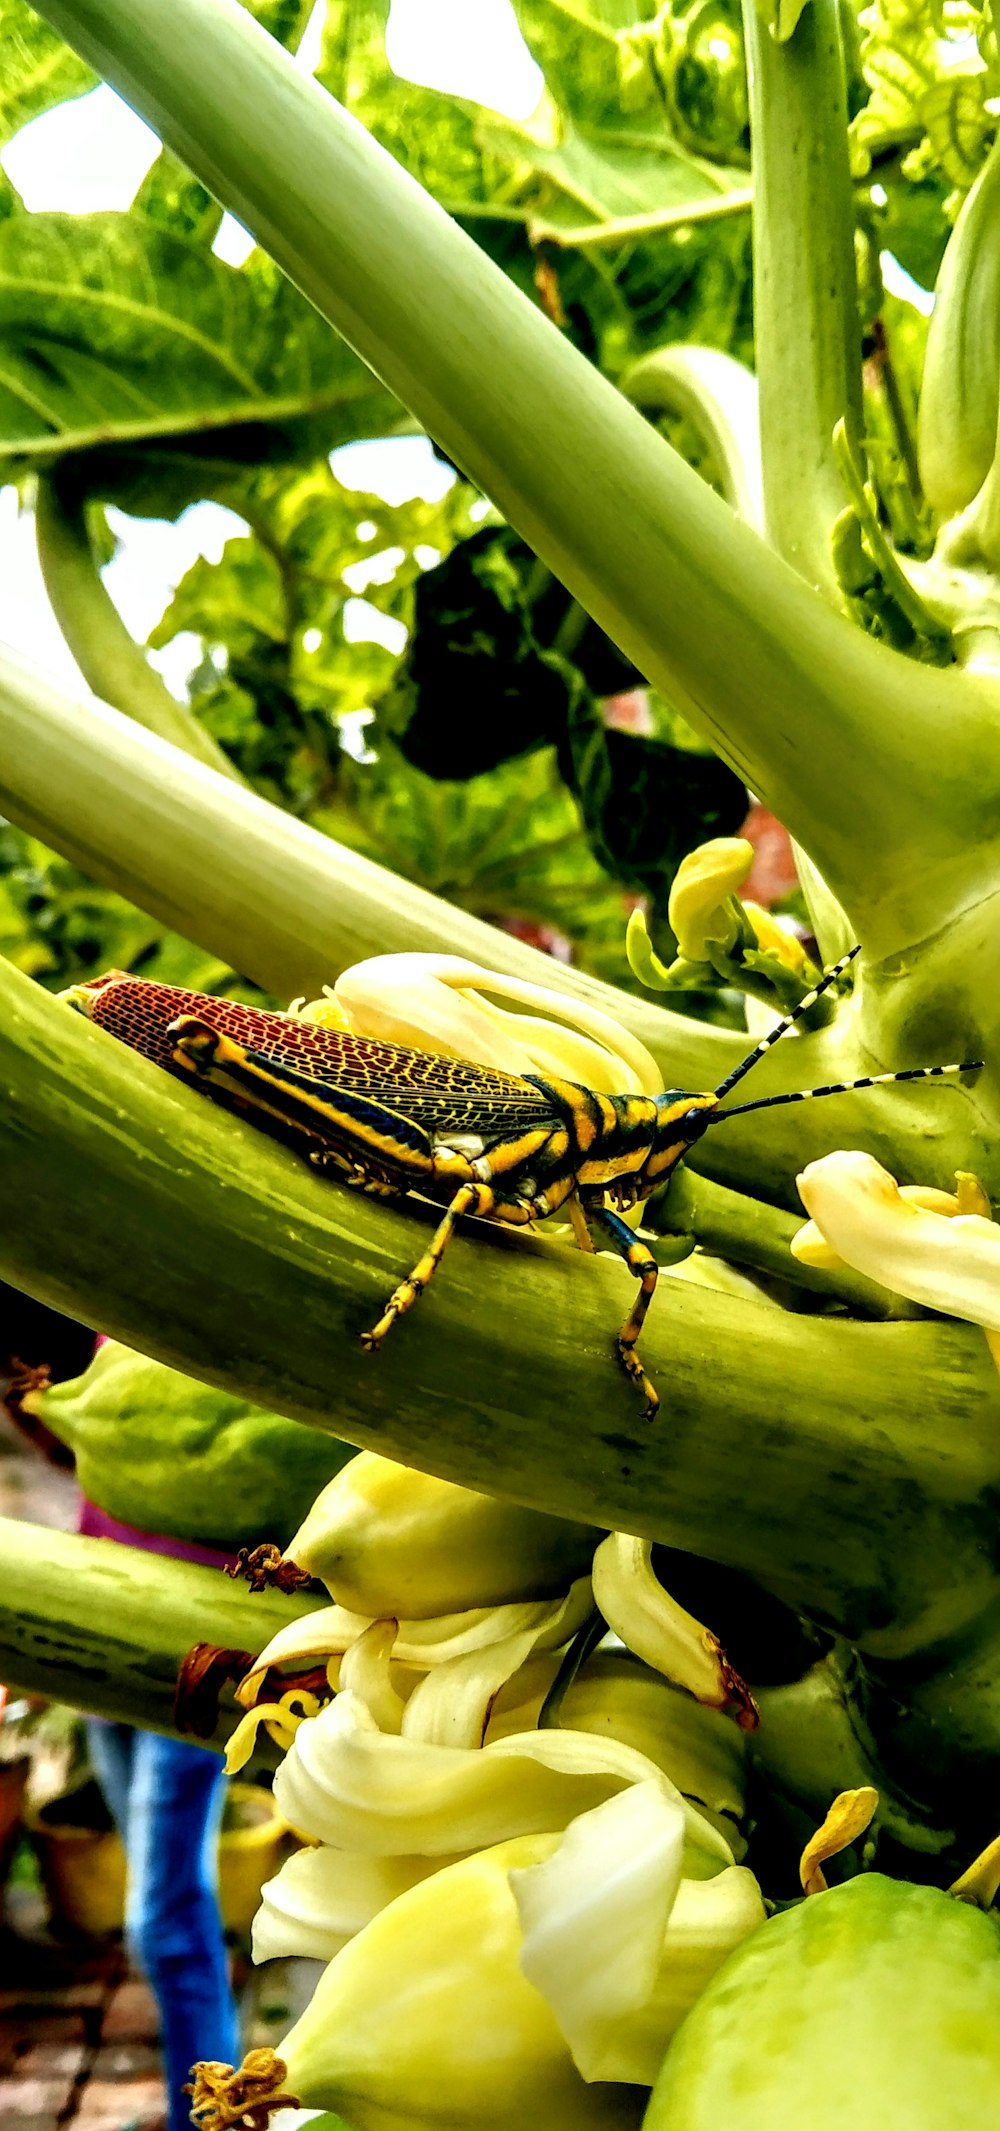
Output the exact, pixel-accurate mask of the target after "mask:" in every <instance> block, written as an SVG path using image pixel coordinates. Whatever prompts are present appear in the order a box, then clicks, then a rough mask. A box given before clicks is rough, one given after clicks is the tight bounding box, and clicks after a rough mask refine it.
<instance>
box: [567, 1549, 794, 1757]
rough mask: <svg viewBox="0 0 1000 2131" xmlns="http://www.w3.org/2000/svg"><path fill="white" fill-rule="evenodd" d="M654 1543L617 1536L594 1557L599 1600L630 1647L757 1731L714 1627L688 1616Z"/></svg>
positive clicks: (743, 1689)
mask: <svg viewBox="0 0 1000 2131" xmlns="http://www.w3.org/2000/svg"><path fill="white" fill-rule="evenodd" d="M652 1553H653V1549H652V1543H651V1541H650V1540H648V1539H634V1538H631V1537H629V1536H628V1534H627V1533H624V1532H612V1533H611V1534H610V1536H609V1537H608V1538H607V1539H605V1540H604V1541H603V1543H602V1545H601V1546H599V1547H598V1549H597V1552H596V1554H595V1555H594V1598H595V1601H596V1604H597V1606H598V1608H599V1610H600V1612H601V1613H603V1615H604V1618H605V1620H606V1621H607V1623H608V1626H609V1628H613V1629H614V1632H615V1634H616V1635H618V1636H620V1637H621V1640H622V1642H623V1643H624V1644H625V1647H626V1649H628V1650H633V1651H634V1652H635V1654H636V1656H637V1657H641V1658H644V1659H645V1661H646V1663H647V1665H652V1666H654V1667H655V1669H656V1671H657V1672H662V1673H663V1674H664V1676H665V1677H666V1678H667V1679H668V1680H673V1682H674V1684H675V1686H677V1687H686V1688H687V1691H688V1693H689V1694H693V1695H694V1696H695V1697H696V1698H697V1700H698V1701H699V1702H706V1703H708V1705H709V1706H710V1707H711V1708H714V1709H733V1710H735V1711H736V1712H737V1714H738V1722H739V1723H740V1725H741V1726H742V1727H743V1728H744V1729H746V1730H751V1731H752V1730H753V1727H754V1725H755V1724H756V1722H757V1712H756V1708H755V1706H754V1701H753V1697H752V1695H751V1694H750V1690H749V1688H748V1687H747V1686H746V1684H745V1682H744V1681H743V1680H741V1679H740V1676H739V1673H738V1672H735V1671H734V1670H733V1667H732V1665H731V1664H730V1663H729V1659H728V1658H727V1656H726V1653H725V1651H724V1650H723V1648H722V1644H721V1643H720V1641H719V1638H718V1636H717V1635H713V1634H712V1631H711V1629H710V1628H703V1627H702V1625H701V1622H700V1621H697V1620H695V1619H694V1618H693V1616H692V1615H691V1614H690V1613H686V1612H685V1610H684V1607H683V1606H679V1605H678V1604H677V1601H676V1599H673V1598H671V1596H670V1593H669V1591H665V1590H664V1588H663V1585H662V1584H661V1583H660V1582H659V1580H658V1578H657V1577H656V1576H655V1575H654V1573H653V1566H652Z"/></svg>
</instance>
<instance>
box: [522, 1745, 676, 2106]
mask: <svg viewBox="0 0 1000 2131" xmlns="http://www.w3.org/2000/svg"><path fill="white" fill-rule="evenodd" d="M683 1854H684V1815H683V1813H682V1812H681V1810H680V1808H679V1807H678V1806H677V1804H676V1802H675V1801H674V1800H673V1799H671V1798H669V1797H667V1796H666V1795H665V1794H664V1792H663V1791H662V1790H661V1789H660V1788H659V1786H658V1785H657V1784H655V1783H633V1784H631V1785H630V1786H629V1788H628V1790H626V1791H620V1792H619V1794H618V1796H617V1798H609V1799H608V1800H607V1801H606V1802H605V1804H604V1805H599V1806H596V1807H595V1808H594V1810H593V1811H592V1812H590V1813H582V1814H580V1816H579V1818H578V1819H576V1820H574V1821H573V1822H572V1824H571V1826H570V1827H569V1828H568V1829H567V1831H566V1833H565V1835H564V1836H563V1839H562V1841H561V1843H560V1844H559V1847H558V1849H557V1850H555V1851H554V1852H553V1855H552V1856H551V1857H548V1858H546V1859H544V1861H543V1862H542V1863H541V1864H537V1865H529V1866H528V1867H526V1868H525V1869H523V1870H521V1871H514V1872H512V1873H511V1875H510V1883H511V1887H512V1889H513V1894H514V1900H515V1901H516V1903H517V1906H518V1910H519V1912H520V1917H521V1929H522V1931H523V1933H524V1944H523V1946H522V1948H521V1970H522V1973H523V1974H524V1975H526V1976H527V1978H528V1981H529V1983H533V1984H534V1986H535V1989H536V1990H540V1991H541V1993H542V1996H543V1998H545V1999H547V2001H548V2003H549V2004H550V2005H551V2007H552V2010H553V2012H554V2013H555V2016H556V2019H557V2020H558V2022H559V2026H560V2028H561V2029H562V2032H563V2034H564V2035H565V2037H566V2040H567V2042H568V2043H569V2046H570V2049H571V2051H572V2054H573V2062H574V2064H575V2065H576V2067H577V2069H578V2071H580V2072H582V2073H583V2076H584V2078H585V2079H630V2078H632V2077H635V2076H636V2075H635V2074H634V2073H633V2072H632V2071H630V2070H629V2069H625V2070H623V2069H622V2065H621V2061H620V2053H619V2052H618V2051H617V2049H616V2030H617V2028H618V2027H619V2025H620V2023H621V2022H622V2020H623V2019H625V2018H627V2017H628V2016H629V2015H630V2014H632V2013H635V2012H637V2011H638V2010H639V2009H640V2008H641V2007H642V2006H643V2005H644V2004H645V2003H646V2001H647V2000H648V1999H649V1998H650V1997H651V1995H652V1992H653V1987H654V1984H655V1982H656V1974H657V1969H658V1966H659V1961H660V1956H661V1953H662V1950H663V1940H664V1935H665V1933H666V1929H667V1923H668V1919H669V1916H670V1911H671V1909H672V1907H673V1904H674V1900H675V1897H676V1894H677V1890H678V1888H679V1886H680V1882H681V1863H682V1859H683ZM661 2055H662V2052H661ZM657 2068H658V2066H657ZM638 2079H639V2082H640V2084H649V2081H648V2080H647V2077H646V2073H645V2070H644V2069H641V2070H640V2072H639V2074H638Z"/></svg>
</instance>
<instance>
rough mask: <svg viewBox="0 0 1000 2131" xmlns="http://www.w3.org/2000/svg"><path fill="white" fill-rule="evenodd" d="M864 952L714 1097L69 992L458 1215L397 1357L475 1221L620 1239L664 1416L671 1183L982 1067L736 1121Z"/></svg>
mask: <svg viewBox="0 0 1000 2131" xmlns="http://www.w3.org/2000/svg"><path fill="white" fill-rule="evenodd" d="M857 952H858V950H857V948H853V949H852V950H851V953H850V954H847V955H844V956H843V958H842V959H841V961H839V962H837V963H836V964H835V965H834V967H833V968H831V969H829V970H827V971H826V972H825V973H824V975H823V976H822V978H821V979H820V982H819V983H818V984H817V985H816V987H815V989H814V990H813V991H811V992H810V993H809V994H808V995H807V997H806V998H804V999H803V1000H802V1001H801V1002H800V1004H799V1005H798V1006H797V1007H796V1009H795V1011H794V1013H791V1014H788V1015H786V1017H785V1018H784V1020H782V1021H780V1022H778V1024H777V1025H776V1026H775V1027H774V1028H773V1029H771V1030H770V1032H769V1033H768V1034H767V1035H766V1036H764V1037H763V1038H762V1040H761V1041H760V1042H759V1043H758V1044H756V1045H755V1046H754V1048H753V1050H751V1051H750V1052H748V1054H747V1056H746V1057H745V1058H744V1059H743V1060H742V1061H741V1062H740V1064H739V1065H737V1066H736V1067H734V1069H733V1071H732V1072H731V1073H730V1074H728V1075H727V1077H726V1079H725V1080H723V1081H722V1082H721V1083H720V1085H719V1087H717V1088H716V1089H715V1090H714V1091H713V1092H711V1093H710V1094H692V1093H690V1092H688V1091H686V1090H684V1089H681V1088H668V1089H667V1090H666V1092H665V1093H664V1094H662V1095H603V1094H598V1093H596V1092H595V1091H594V1090H593V1089H590V1088H585V1087H581V1086H579V1085H578V1084H577V1083H576V1082H575V1081H570V1080H557V1079H543V1078H542V1077H541V1075H539V1074H535V1073H527V1074H525V1075H523V1077H522V1076H518V1075H516V1074H513V1073H501V1072H496V1071H494V1070H493V1069H492V1068H491V1067H486V1066H479V1065H472V1064H470V1063H468V1062H467V1061H465V1060H463V1059H460V1058H449V1057H442V1056H440V1055H439V1054H436V1053H432V1052H427V1051H414V1050H409V1049H406V1048H404V1047H403V1046H402V1045H399V1044H393V1043H383V1042H378V1041H375V1040H374V1039H372V1038H370V1037H368V1036H358V1035H354V1034H352V1033H350V1032H347V1031H344V1030H341V1029H330V1028H323V1027H320V1026H318V1025H316V1024H315V1023H312V1022H306V1021H300V1020H297V1019H295V1018H294V1017H291V1016H287V1015H284V1014H276V1013H267V1012H265V1011H263V1010H262V1009H260V1008H257V1007H250V1006H242V1005H239V1004H237V1003H234V1002H233V1001H231V1000H228V999H216V998H212V997H211V996H209V995H206V994H203V993H201V992H191V991H183V990H180V989H178V988H176V987H175V986H173V985H168V984H154V983H150V982H148V981H147V980H146V979H145V978H142V977H132V976H128V975H127V974H125V973H124V972H123V971H121V970H110V971H108V972H107V973H106V974H105V975H104V976H102V977H96V978H94V979H92V980H91V981H90V982H89V983H85V984H80V985H75V986H73V987H72V988H71V990H70V991H69V992H67V993H65V994H64V995H63V996H64V997H65V998H67V999H68V1000H69V1001H70V1003H71V1004H72V1005H73V1006H75V1007H77V1008H78V1009H79V1010H80V1011H82V1012H83V1013H85V1014H86V1015H87V1017H88V1019H90V1020H91V1021H94V1022H96V1023H97V1025H98V1026H99V1027H101V1028H104V1029H107V1030H108V1031H109V1032H110V1033H111V1034H112V1035H114V1036H117V1037H118V1038H119V1039H120V1041H121V1042H123V1043H127V1044H129V1045H130V1046H131V1048H132V1049H133V1050H136V1051H140V1052H141V1053H142V1054H143V1055H144V1056H145V1057H147V1058H150V1059H152V1060H153V1061H154V1062H155V1063H156V1064H158V1065H161V1066H164V1067H165V1068H166V1069H167V1071H168V1072H171V1073H175V1074H178V1075H180V1076H182V1077H184V1076H186V1077H188V1078H190V1079H192V1080H193V1081H194V1082H195V1083H196V1085H197V1086H199V1087H201V1088H202V1089H204V1091H205V1093H206V1094H208V1095H210V1096H212V1097H213V1098H214V1099H215V1100H216V1101H217V1102H220V1103H222V1104H223V1105H224V1106H225V1107H226V1108H228V1109H231V1110H235V1111H237V1112H239V1113H241V1114H242V1115H244V1116H245V1117H246V1118H248V1119H249V1121H250V1122H251V1123H252V1124H254V1125H257V1126H258V1127H259V1128H260V1129H261V1130H263V1131H265V1132H268V1133H270V1134H272V1135H273V1136H275V1137H277V1138H279V1139H283V1140H284V1141H285V1142H286V1143H288V1144H291V1145H292V1146H294V1147H295V1148H297V1149H298V1150H299V1151H300V1152H301V1153H302V1154H304V1155H305V1156H306V1157H307V1159H308V1160H309V1161H310V1162H312V1163H313V1165H314V1166H315V1167H316V1168H317V1169H320V1170H322V1171H323V1172H324V1173H328V1174H331V1175H332V1176H334V1177H335V1178H337V1179H338V1180H339V1181H340V1182H342V1183H345V1184H347V1185H349V1186H351V1187H352V1188H353V1189H355V1190H360V1191H364V1192H370V1193H374V1194H375V1195H377V1196H380V1197H395V1196H398V1195H400V1194H402V1193H405V1192H411V1191H412V1192H418V1193H419V1194H420V1195H421V1196H422V1197H424V1198H427V1199H431V1200H433V1201H437V1202H438V1203H439V1204H443V1205H444V1206H445V1208H446V1211H445V1213H444V1216H443V1219H442V1220H441V1221H440V1223H439V1225H438V1227H437V1229H436V1230H435V1233H434V1235H433V1237H432V1239H431V1241H430V1243H429V1245H428V1247H427V1249H426V1250H425V1251H424V1253H423V1255H422V1257H421V1258H419V1259H418V1261H417V1264H416V1265H415V1266H414V1267H413V1270H412V1272H411V1273H409V1274H408V1275H407V1277H406V1279H405V1280H403V1281H401V1282H400V1284H399V1286H398V1287H397V1288H396V1289H395V1290H394V1292H393V1293H392V1294H391V1295H390V1297H389V1299H388V1301H387V1303H386V1306H385V1309H384V1310H383V1312H382V1315H381V1317H380V1318H379V1320H378V1322H377V1324H375V1325H373V1326H372V1328H371V1330H370V1331H369V1332H365V1333H363V1334H362V1345H363V1346H364V1347H365V1348H366V1349H368V1350H369V1351H370V1350H372V1349H374V1348H376V1347H378V1346H380V1345H381V1343H382V1341H383V1339H384V1338H385V1336H386V1333H387V1332H388V1331H389V1329H390V1327H391V1325H392V1324H393V1323H394V1322H395V1320H396V1318H397V1317H401V1316H403V1314H404V1313H405V1311H407V1310H408V1309H410V1308H411V1307H412V1305H413V1303H414V1302H416V1300H417V1297H418V1296H419V1295H421V1294H422V1293H423V1290H424V1288H425V1287H426V1286H427V1285H428V1283H429V1281H430V1280H431V1279H432V1278H433V1276H434V1273H435V1272H436V1270H437V1268H438V1266H439V1265H440V1263H441V1259H442V1257H443V1255H444V1252H445V1250H446V1249H447V1246H448V1243H449V1241H450V1240H451V1237H452V1235H453V1234H454V1230H455V1224H456V1222H457V1221H458V1220H459V1219H460V1218H461V1216H462V1215H463V1214H478V1215H479V1216H480V1217H481V1218H482V1219H485V1220H490V1221H502V1222H505V1223H510V1224H512V1225H513V1226H515V1227H522V1226H524V1225H526V1224H527V1223H529V1222H532V1221H540V1220H544V1219H545V1218H546V1217H547V1216H548V1215H549V1214H554V1213H557V1212H558V1211H559V1210H560V1208H563V1207H564V1208H565V1209H566V1213H567V1215H568V1217H569V1218H570V1220H571V1221H572V1224H573V1228H574V1231H575V1233H576V1236H577V1239H578V1241H579V1242H580V1243H581V1245H582V1247H583V1248H584V1249H587V1250H590V1249H593V1247H594V1239H595V1238H598V1239H600V1240H601V1241H602V1242H603V1243H605V1244H607V1245H610V1247H611V1249H612V1250H614V1251H616V1252H617V1253H618V1254H619V1256H620V1257H622V1258H623V1259H624V1261H625V1264H626V1265H627V1266H628V1269H629V1271H630V1272H631V1273H634V1275H635V1277H636V1279H637V1280H638V1282H639V1288H638V1292H637V1295H636V1298H635V1301H634V1303H633V1305H632V1308H631V1310H630V1311H629V1314H628V1316H627V1317H626V1319H625V1321H624V1323H623V1325H622V1327H621V1330H620V1331H619V1333H618V1352H619V1355H620V1358H621V1361H622V1364H623V1366H624V1368H625V1370H626V1371H627V1373H628V1375H629V1376H630V1377H631V1379H632V1381H633V1382H634V1383H635V1384H636V1386H637V1387H638V1389H639V1391H640V1392H641V1393H642V1396H643V1399H644V1401H645V1418H646V1419H647V1420H651V1419H652V1417H653V1415H654V1413H655V1412H656V1409H657V1407H658V1405H659V1398H658V1395H657V1393H656V1391H655V1389H654V1387H653V1385H652V1383H651V1382H650V1379H649V1377H648V1376H647V1374H646V1371H645V1369H644V1368H643V1365H642V1362H641V1361H640V1359H639V1355H638V1352H637V1341H638V1338H639V1334H640V1332H641V1330H642V1326H643V1322H644V1319H645V1316H646V1312H647V1310H648V1308H649V1305H650V1302H651V1301H652V1298H653V1292H654V1289H655V1287H656V1280H657V1272H658V1267H657V1263H656V1259H655V1258H654V1257H653V1254H652V1252H651V1250H650V1249H649V1246H648V1245H647V1244H646V1243H644V1242H643V1241H642V1240H641V1238H640V1237H639V1236H637V1235H635V1234H633V1231H632V1230H631V1228H630V1227H629V1226H628V1223H627V1222H626V1221H624V1220H623V1219H622V1215H623V1213H624V1212H625V1211H627V1210H628V1209H629V1208H630V1207H633V1206H636V1205H638V1204H639V1203H640V1201H642V1200H644V1199H647V1198H648V1197H649V1195H650V1193H651V1192H652V1191H653V1190H654V1189H655V1187H656V1186H657V1185H659V1184H662V1183H664V1182H665V1180H666V1179H667V1178H668V1177H669V1176H670V1174H671V1171H672V1170H674V1169H675V1168H676V1167H677V1165H678V1163H679V1162H681V1161H683V1159H684V1156H685V1155H686V1154H687V1152H688V1149H689V1148H690V1147H692V1146H693V1145H694V1144H695V1141H696V1140H699V1139H700V1138H701V1136H702V1134H703V1133H704V1132H706V1131H707V1130H708V1128H709V1127H710V1126H713V1125H718V1124H724V1123H725V1121H726V1119H727V1118H730V1117H745V1116H746V1115H747V1114H748V1113H749V1112H751V1111H754V1110H767V1109H771V1108H773V1107H774V1106H775V1105H777V1104H780V1103H793V1102H806V1101H809V1100H812V1099H814V1098H816V1097H819V1096H825V1095H840V1094H843V1093H845V1092H847V1090H849V1089H852V1088H873V1087H880V1086H883V1085H885V1084H886V1083H888V1082H891V1081H902V1080H926V1079H933V1078H936V1077H937V1076H939V1075H943V1074H956V1073H965V1072H973V1071H975V1070H977V1067H978V1062H977V1061H970V1062H968V1063H966V1064H964V1065H935V1066H915V1067H910V1068H908V1069H907V1070H905V1071H903V1072H900V1073H876V1074H871V1075H869V1076H867V1077H866V1078H865V1079H863V1080H852V1081H839V1082H836V1083H834V1084H832V1085H831V1086H829V1087H823V1088H807V1089H803V1090H800V1091H798V1092H795V1093H792V1094H787V1095H767V1096H764V1097H763V1098H762V1099H761V1100H759V1101H757V1102H750V1103H741V1104H737V1105H735V1106H731V1107H730V1108H728V1109H722V1108H721V1107H720V1105H721V1104H722V1102H723V1100H724V1098H725V1097H726V1096H728V1095H729V1094H730V1093H731V1091H732V1089H733V1088H734V1087H736V1085H737V1083H738V1082H739V1081H741V1080H742V1079H743V1078H744V1076H745V1075H746V1074H747V1073H749V1072H750V1071H751V1069H752V1067H753V1066H755V1065H756V1064H757V1062H758V1060H759V1059H761V1058H763V1056H764V1054H765V1052H766V1051H768V1050H770V1048H771V1045H772V1044H773V1043H777V1041H778V1039H779V1037H781V1036H783V1035H784V1034H785V1033H786V1031H787V1030H788V1029H790V1028H791V1027H792V1026H793V1024H794V1023H795V1022H796V1021H798V1020H799V1018H800V1017H801V1015H802V1014H804V1013H805V1012H807V1010H808V1009H809V1007H810V1006H811V1005H812V1004H813V1002H814V1000H815V999H817V998H818V997H819V995H820V993H821V992H824V991H826V989H827V987H828V986H829V985H831V984H833V983H834V982H835V980H836V979H837V977H839V976H840V974H841V972H842V971H843V970H844V969H845V968H846V967H847V964H848V963H849V962H850V961H852V960H853V957H854V955H855V954H856V953H857Z"/></svg>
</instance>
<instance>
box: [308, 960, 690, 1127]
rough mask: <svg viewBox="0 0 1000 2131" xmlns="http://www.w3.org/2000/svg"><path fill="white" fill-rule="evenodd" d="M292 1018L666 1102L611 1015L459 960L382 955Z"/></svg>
mask: <svg viewBox="0 0 1000 2131" xmlns="http://www.w3.org/2000/svg"><path fill="white" fill-rule="evenodd" d="M486 994H488V995H489V996H488V997H487V996H485V995H486ZM498 997H499V998H501V999H513V1000H516V1001H517V1002H518V1004H519V1005H522V1006H526V1007H528V1008H529V1010H530V1011H529V1012H528V1013H509V1012H508V1011H507V1010H506V1009H505V1008H503V1007H499V1006H497V1005H495V1004H494V1001H495V999H496V998H498ZM289 1011H290V1012H294V1013H296V1014H298V1015H299V1016H300V1018H301V1019H303V1020H306V1021H316V1022H319V1023H321V1024H322V1025H323V1026H325V1027H328V1028H347V1029H353V1030H354V1031H355V1032H356V1033H357V1034H358V1035H362V1036H375V1037H380V1038H381V1039H383V1040H384V1041H386V1042H389V1043H400V1044H406V1045H409V1046H410V1047H411V1048H412V1049H414V1050H418V1051H437V1052H441V1053H443V1054H444V1055H445V1056H446V1057H449V1058H468V1059H470V1060H471V1061H472V1062H473V1063H474V1064H475V1065H483V1066H495V1067H496V1068H498V1070H500V1071H501V1072H504V1073H541V1074H543V1075H545V1074H551V1075H555V1076H556V1077H558V1078H561V1079H565V1080H575V1081H579V1082H581V1083H582V1084H583V1086H584V1087H588V1088H597V1089H599V1090H601V1091H602V1092H603V1093H605V1094H608V1095H632V1094H634V1095H659V1094H660V1093H661V1092H662V1089H663V1079H662V1076H661V1074H660V1071H659V1068H658V1066H657V1065H656V1063H655V1060H654V1059H653V1058H652V1056H651V1054H650V1053H649V1051H647V1049H646V1046H645V1044H644V1043H640V1042H639V1039H638V1037H636V1036H631V1035H630V1034H629V1032H628V1030H627V1029H624V1028H622V1027H621V1026H620V1025H619V1023H618V1022H617V1021H613V1020H612V1019H611V1016H610V1015H609V1014H602V1013H601V1012H600V1011H599V1009H598V1008H597V1007H593V1006H587V1005H586V1004H585V1003H584V1001H583V1000H581V999H571V998H569V997H568V996H567V994H566V993H565V992H557V991H555V990H554V989H552V988H551V987H550V986H548V985H542V984H529V983H527V982H526V981H525V980H524V979H522V978H519V977H510V976H504V975H502V974H501V973H500V972H499V971H497V970H492V969H484V968H482V967H481V966H480V965H479V964H478V963H476V962H466V961H465V960H464V959H463V958H462V957H460V956H458V955H435V954H398V955H375V956H373V957H372V958H371V959H370V960H369V961H366V962H356V963H354V965H353V967H352V968H350V969H347V970H345V971H344V974H343V976H341V977H338V979H337V982H336V984H335V985H334V987H333V989H332V991H331V990H330V989H329V988H326V991H325V996H324V998H322V999H315V1000H313V1001H311V1002H310V1003H309V1004H308V1005H303V1004H302V1003H301V1002H298V1001H296V1002H293V1005H292V1007H291V1008H290V1009H289ZM543 1017H544V1018H543ZM549 1017H555V1018H549Z"/></svg>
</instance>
